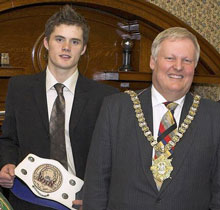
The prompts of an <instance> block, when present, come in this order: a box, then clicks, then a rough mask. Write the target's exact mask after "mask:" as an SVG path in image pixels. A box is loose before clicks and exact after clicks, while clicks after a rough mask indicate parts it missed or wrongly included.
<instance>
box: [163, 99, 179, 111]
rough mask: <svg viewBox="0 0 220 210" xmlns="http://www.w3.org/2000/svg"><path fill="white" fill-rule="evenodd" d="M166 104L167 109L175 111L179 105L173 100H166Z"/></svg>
mask: <svg viewBox="0 0 220 210" xmlns="http://www.w3.org/2000/svg"><path fill="white" fill-rule="evenodd" d="M164 105H165V106H166V107H167V109H169V110H170V111H174V110H175V109H176V107H177V105H178V104H177V103H175V102H172V101H168V102H164Z"/></svg>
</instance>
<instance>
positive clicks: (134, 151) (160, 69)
mask: <svg viewBox="0 0 220 210" xmlns="http://www.w3.org/2000/svg"><path fill="white" fill-rule="evenodd" d="M151 52H152V54H151V59H150V67H151V69H152V71H153V75H152V83H153V84H152V86H151V87H150V88H147V89H145V90H142V91H138V92H137V93H135V92H132V91H130V92H127V93H121V94H116V95H114V96H109V97H107V98H106V99H105V101H104V103H103V107H102V109H101V111H100V115H99V118H98V120H97V124H96V128H95V130H94V135H93V140H92V145H91V147H90V152H89V156H88V162H87V169H86V176H85V184H84V199H83V210H107V209H114V210H146V209H147V210H148V209H149V210H152V209H153V210H156V209H157V210H186V209H187V210H217V209H220V165H219V163H220V106H219V104H218V103H216V102H213V101H210V100H207V99H200V97H199V96H193V95H192V94H191V93H190V92H189V90H190V87H191V84H192V81H193V76H194V72H195V67H196V65H197V63H198V60H199V54H200V47H199V45H198V42H197V39H196V37H195V36H194V35H193V34H192V33H190V32H189V31H188V30H186V29H184V28H180V27H174V28H169V29H167V30H165V31H163V32H161V33H160V34H159V35H158V36H157V37H156V38H155V40H154V41H153V44H152V48H151ZM131 99H132V100H131ZM171 102H172V103H171Z"/></svg>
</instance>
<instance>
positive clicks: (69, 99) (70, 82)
mask: <svg viewBox="0 0 220 210" xmlns="http://www.w3.org/2000/svg"><path fill="white" fill-rule="evenodd" d="M78 76H79V72H78V70H77V71H75V72H74V74H73V75H72V76H70V77H69V78H68V79H67V80H66V81H65V82H63V84H64V85H65V87H64V89H63V95H64V98H65V143H66V154H67V163H68V171H69V172H70V173H72V174H74V175H75V174H76V169H75V164H74V159H73V152H72V147H71V142H70V135H69V121H70V115H71V111H72V105H73V100H74V95H75V89H76V82H77V79H78ZM56 83H58V82H57V80H56V79H55V77H54V76H53V75H52V74H51V72H50V70H49V68H48V67H47V70H46V94H47V107H48V116H49V119H50V114H51V111H52V108H53V104H54V102H55V99H56V97H57V92H56V90H55V88H54V85H55V84H56Z"/></svg>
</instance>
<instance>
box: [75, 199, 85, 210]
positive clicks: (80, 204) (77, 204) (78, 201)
mask: <svg viewBox="0 0 220 210" xmlns="http://www.w3.org/2000/svg"><path fill="white" fill-rule="evenodd" d="M82 205H83V202H82V200H75V201H73V208H74V209H79V210H83V207H82Z"/></svg>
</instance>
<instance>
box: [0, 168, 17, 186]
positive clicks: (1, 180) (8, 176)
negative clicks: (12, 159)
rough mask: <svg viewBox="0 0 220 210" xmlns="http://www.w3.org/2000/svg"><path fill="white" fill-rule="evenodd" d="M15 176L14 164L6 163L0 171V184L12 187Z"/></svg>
mask: <svg viewBox="0 0 220 210" xmlns="http://www.w3.org/2000/svg"><path fill="white" fill-rule="evenodd" d="M14 177H15V165H14V164H7V165H5V166H3V167H2V169H1V171H0V186H2V187H5V188H12V186H13V183H14Z"/></svg>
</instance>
